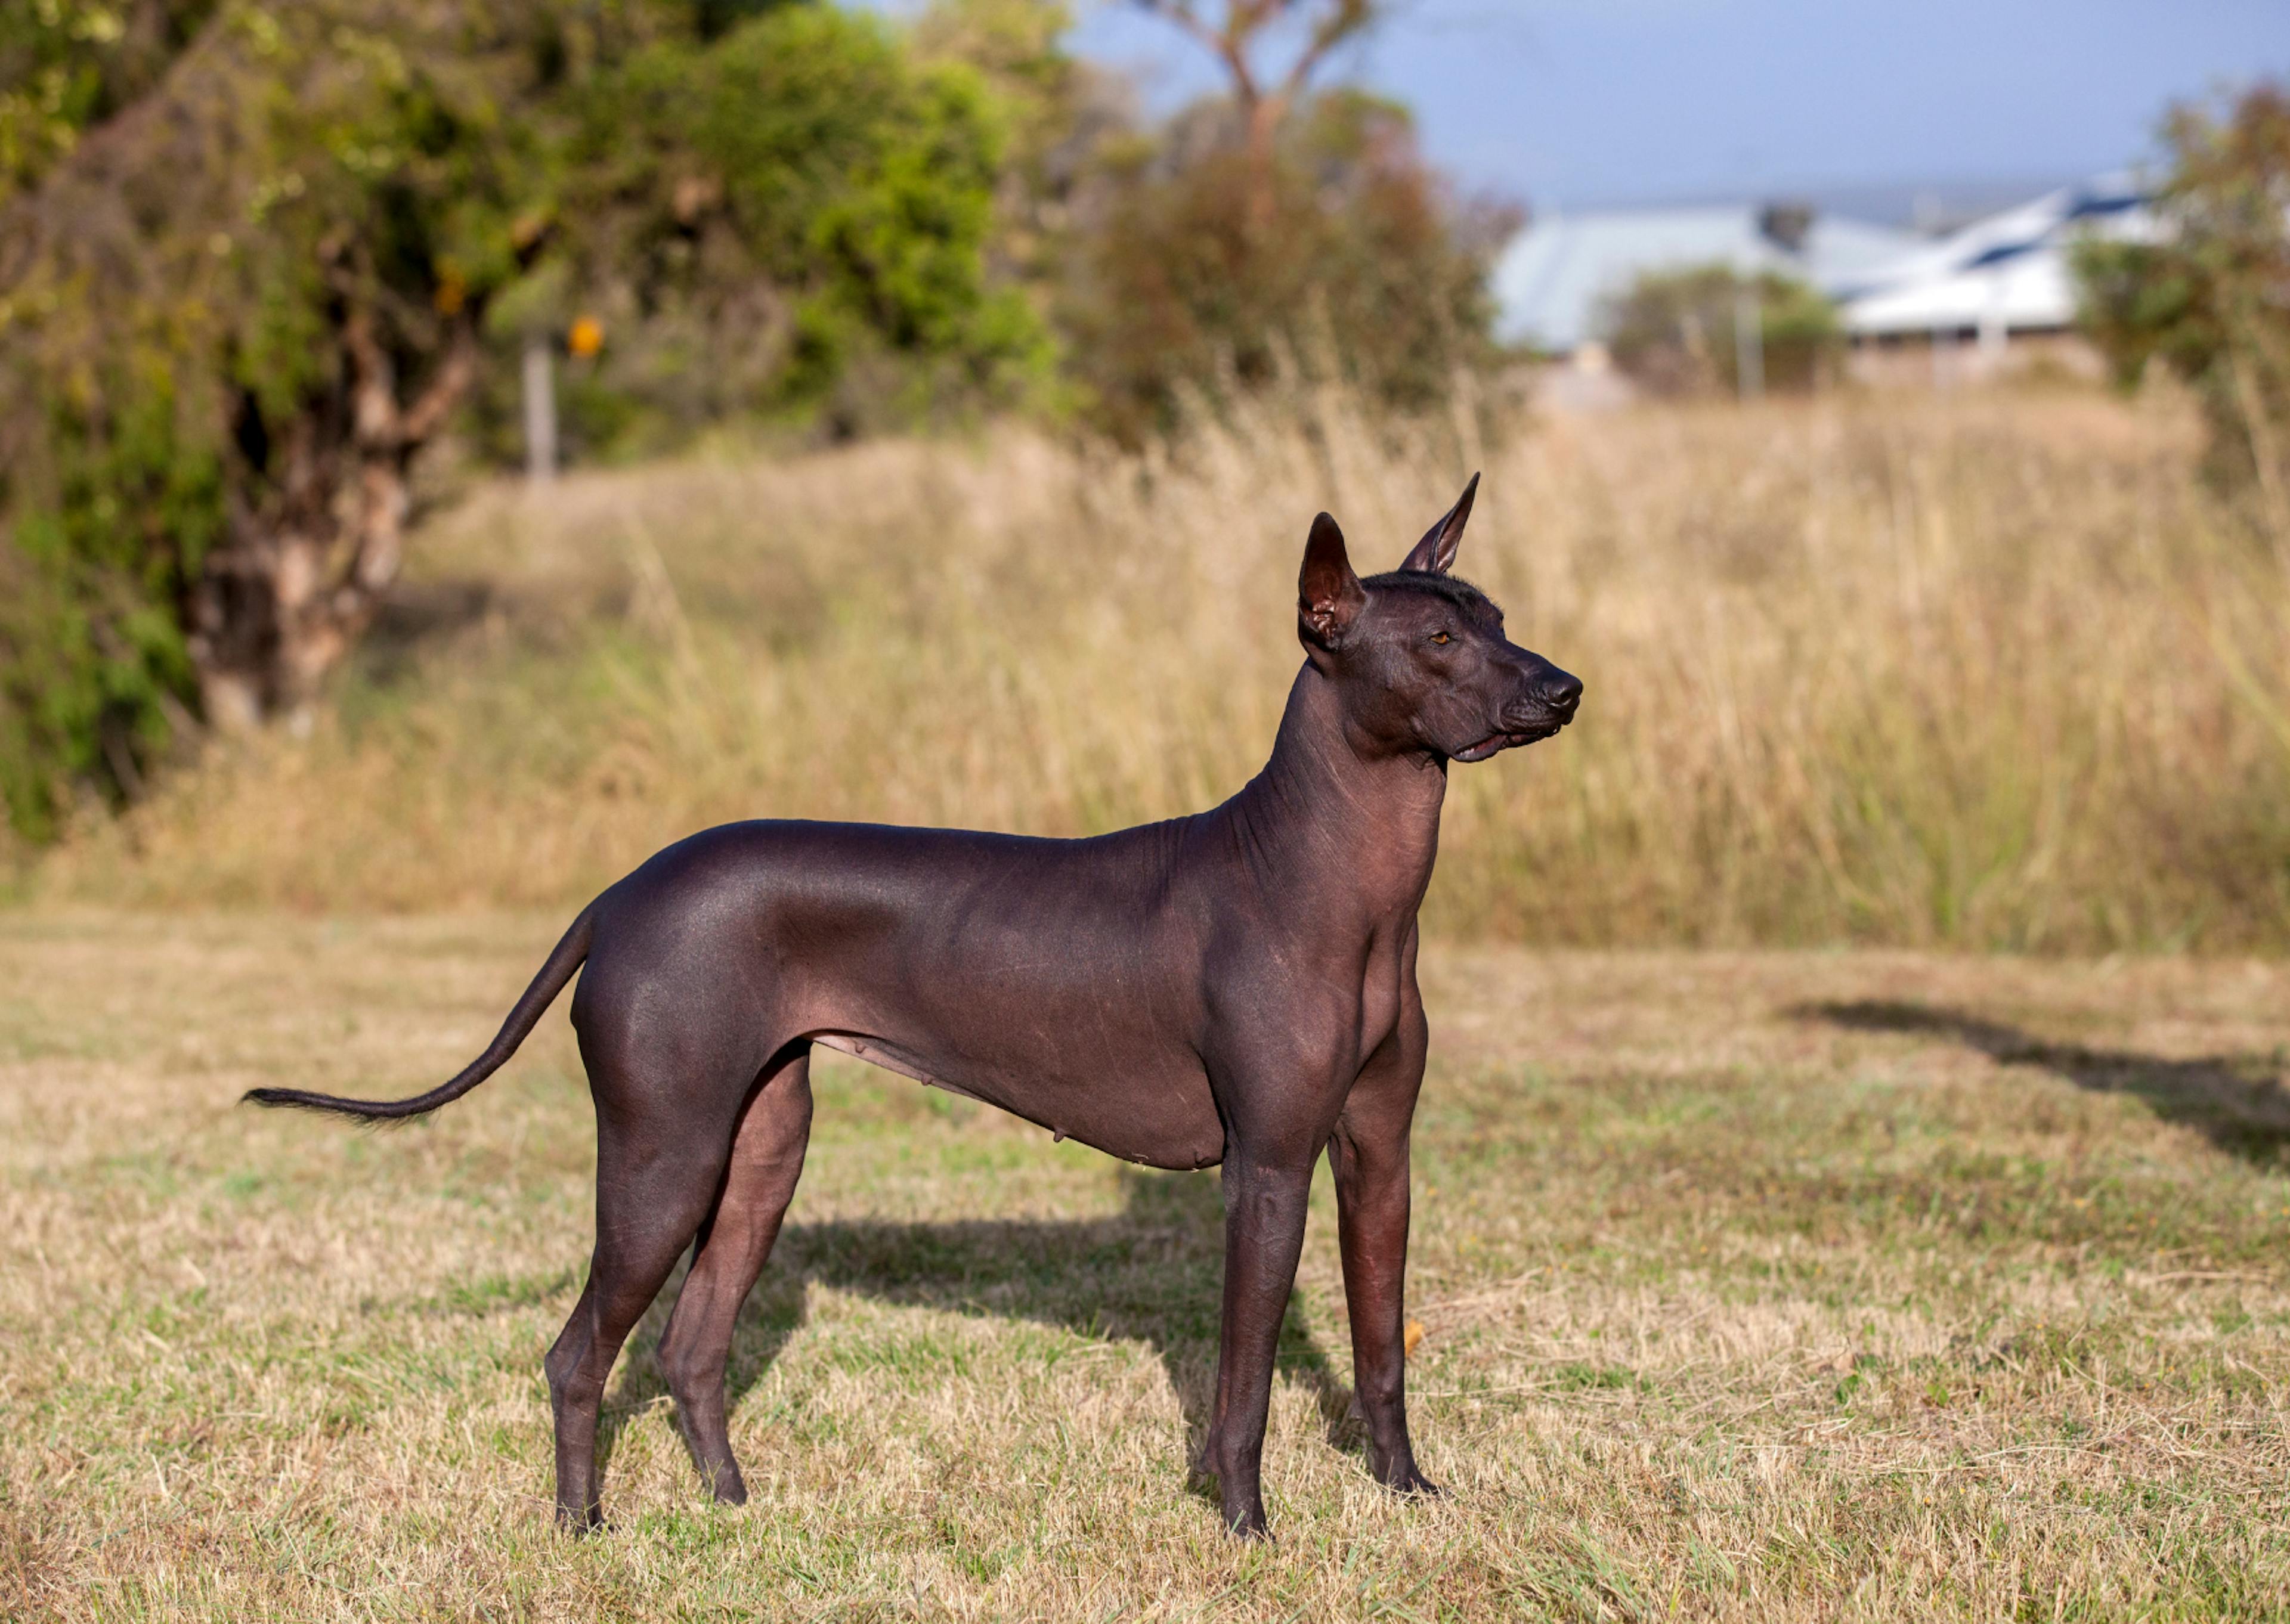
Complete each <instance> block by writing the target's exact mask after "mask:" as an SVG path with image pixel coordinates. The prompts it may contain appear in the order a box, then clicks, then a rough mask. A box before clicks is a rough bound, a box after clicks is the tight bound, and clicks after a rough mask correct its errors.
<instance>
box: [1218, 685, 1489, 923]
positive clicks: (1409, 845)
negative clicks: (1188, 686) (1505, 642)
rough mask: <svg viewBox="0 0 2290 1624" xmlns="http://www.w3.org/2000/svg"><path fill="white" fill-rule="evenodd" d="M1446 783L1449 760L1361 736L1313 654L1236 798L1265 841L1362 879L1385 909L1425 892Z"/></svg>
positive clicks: (1357, 881) (1258, 841)
mask: <svg viewBox="0 0 2290 1624" xmlns="http://www.w3.org/2000/svg"><path fill="white" fill-rule="evenodd" d="M1446 790H1447V771H1446V763H1445V761H1444V760H1442V759H1440V758H1439V757H1437V756H1430V755H1428V754H1426V753H1424V752H1422V751H1421V750H1405V751H1386V750H1381V749H1379V748H1377V747H1376V746H1375V744H1374V743H1373V740H1365V739H1363V738H1361V737H1359V736H1358V735H1357V730H1356V729H1355V728H1354V727H1353V726H1352V725H1351V724H1350V721H1349V717H1348V716H1346V714H1345V708H1344V704H1343V696H1342V693H1341V691H1340V690H1339V689H1338V687H1337V684H1336V683H1335V681H1334V679H1333V678H1331V677H1328V676H1324V675H1323V674H1322V673H1321V672H1319V671H1318V670H1317V669H1315V668H1313V666H1312V665H1311V664H1310V663H1309V662H1307V663H1306V665H1305V666H1304V668H1303V669H1302V670H1301V671H1300V672H1298V673H1297V676H1296V682H1295V685H1294V686H1293V687H1292V688H1291V689H1290V690H1289V691H1288V705H1287V708H1286V709H1285V711H1283V712H1282V714H1281V717H1280V731H1279V732H1278V734H1277V736H1276V737H1275V738H1274V740H1273V744H1272V756H1271V759H1270V760H1269V761H1267V762H1266V763H1265V764H1264V770H1263V771H1262V772H1259V773H1258V774H1257V775H1256V777H1255V778H1254V779H1253V780H1250V782H1249V784H1248V786H1247V788H1245V789H1243V790H1242V791H1241V792H1240V794H1239V795H1237V796H1235V797H1234V798H1233V800H1232V802H1231V803H1230V805H1231V807H1232V809H1233V811H1234V812H1235V814H1236V815H1237V817H1238V818H1239V819H1240V820H1242V822H1243V824H1244V825H1245V827H1246V828H1247V829H1248V831H1249V832H1250V834H1251V835H1252V836H1253V840H1252V844H1255V845H1257V846H1258V847H1259V849H1262V850H1269V851H1278V852H1286V853H1290V854H1293V857H1294V858H1295V859H1296V860H1299V861H1301V863H1303V864H1305V865H1307V866H1308V867H1309V868H1313V869H1320V870H1325V874H1326V875H1327V876H1342V878H1343V881H1344V883H1345V884H1346V885H1354V886H1357V885H1364V887H1365V889H1364V892H1362V894H1363V895H1365V896H1366V897H1368V898H1370V899H1372V900H1373V903H1374V904H1375V905H1376V906H1377V907H1378V908H1379V911H1381V909H1382V908H1391V907H1401V906H1405V907H1409V908H1412V907H1413V905H1414V903H1415V902H1416V901H1419V900H1421V897H1422V894H1423V888H1424V887H1425V886H1426V885H1427V884H1429V882H1430V878H1431V865H1432V862H1433V860H1435V859H1436V858H1437V855H1438V847H1439V809H1440V804H1441V802H1442V801H1443V799H1444V798H1445V795H1446ZM1286 877H1288V878H1290V879H1291V880H1293V881H1297V882H1301V883H1303V884H1311V883H1312V882H1313V880H1314V878H1315V876H1313V875H1312V874H1309V873H1307V874H1301V875H1296V876H1286Z"/></svg>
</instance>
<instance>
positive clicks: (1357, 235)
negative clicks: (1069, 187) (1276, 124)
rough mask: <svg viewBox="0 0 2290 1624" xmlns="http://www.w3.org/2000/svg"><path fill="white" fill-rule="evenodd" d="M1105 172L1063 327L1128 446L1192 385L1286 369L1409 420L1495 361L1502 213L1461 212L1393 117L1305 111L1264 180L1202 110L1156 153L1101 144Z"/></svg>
mask: <svg viewBox="0 0 2290 1624" xmlns="http://www.w3.org/2000/svg"><path fill="white" fill-rule="evenodd" d="M1103 163H1104V170H1103V172H1102V173H1101V177H1100V180H1099V182H1098V184H1097V185H1096V186H1095V187H1094V188H1087V189H1085V192H1084V198H1083V202H1082V204H1080V207H1081V209H1082V211H1083V213H1084V227H1083V229H1082V232H1081V235H1080V240H1079V242H1078V243H1077V246H1076V249H1075V253H1074V265H1073V271H1072V276H1071V281H1070V283H1069V288H1068V292H1067V295H1066V299H1065V301H1064V304H1063V307H1062V309H1061V316H1062V321H1063V324H1064V326H1065V327H1066V329H1067V330H1068V332H1069V334H1070V336H1071V341H1072V345H1073V356H1074V365H1075V368H1076V370H1077V375H1078V377H1079V379H1080V380H1081V381H1082V383H1083V384H1084V385H1085V388H1087V390H1088V391H1089V394H1090V396H1091V399H1092V401H1093V404H1094V408H1095V411H1096V412H1097V414H1098V415H1099V417H1100V418H1101V420H1102V421H1104V422H1105V423H1106V424H1107V425H1108V426H1109V428H1112V429H1113V430H1114V431H1115V432H1116V433H1117V434H1118V435H1120V436H1123V437H1125V438H1131V439H1133V438H1136V437H1137V436H1141V435H1143V434H1146V433H1148V432H1150V431H1153V430H1156V429H1158V428H1163V427H1165V426H1166V424H1167V423H1168V422H1169V421H1170V420H1171V418H1172V415H1173V412H1174V411H1175V409H1176V406H1177V404H1178V401H1179V399H1180V397H1181V395H1182V394H1183V393H1184V392H1185V391H1186V390H1187V389H1189V388H1190V389H1194V390H1200V391H1205V392H1207V393H1209V394H1210V395H1212V396H1213V395H1214V393H1215V392H1216V391H1217V390H1219V389H1221V388H1227V387H1233V386H1239V387H1247V386H1250V385H1253V384H1258V383H1261V382H1262V381H1264V380H1268V379H1269V378H1271V377H1272V376H1273V375H1274V374H1275V373H1276V372H1277V371H1278V370H1279V369H1280V368H1281V367H1283V366H1284V365H1291V364H1295V365H1301V366H1302V367H1304V368H1306V369H1307V370H1313V369H1318V368H1323V367H1325V368H1333V369H1334V370H1336V371H1338V372H1341V373H1342V374H1343V375H1344V376H1345V377H1346V378H1348V379H1349V380H1350V381H1352V382H1353V383H1355V384H1357V386H1359V387H1360V388H1363V389H1364V390H1365V391H1366V392H1368V393H1370V394H1371V395H1373V396H1377V397H1380V398H1381V399H1383V400H1385V401H1387V402H1389V404H1393V405H1395V406H1397V407H1400V408H1403V409H1413V408H1421V407H1423V406H1426V405H1429V404H1433V403H1434V402H1436V401H1437V400H1439V399H1442V398H1444V396H1445V392H1446V391H1447V390H1448V388H1450V387H1451V386H1452V384H1453V379H1454V373H1455V369H1456V368H1457V367H1459V366H1462V365H1468V364H1477V363H1478V362H1481V361H1483V360H1485V359H1486V358H1487V357H1488V356H1489V355H1490V354H1491V348H1492V347H1491V342H1490V340H1489V337H1488V333H1489V328H1490V325H1491V323H1492V320H1493V300H1492V299H1491V297H1490V295H1489V293H1488V292H1487V285H1486V284H1487V273H1488V270H1489V268H1490V266H1491V263H1492V260H1493V252H1494V250H1495V249H1496V248H1497V247H1499V246H1500V245H1501V242H1502V241H1503V239H1504V238H1505V237H1506V236H1508V235H1509V231H1510V229H1511V228H1512V226H1513V225H1514V223H1515V218H1516V217H1515V216H1514V215H1512V214H1511V213H1510V212H1508V211H1505V210H1501V209H1499V208H1494V207H1482V208H1477V209H1469V208H1464V207H1460V206H1459V205H1458V204H1456V203H1455V201H1454V200H1453V198H1452V197H1451V196H1448V194H1447V192H1446V189H1445V187H1444V185H1443V184H1442V183H1441V181H1440V179H1439V177H1438V176H1437V174H1436V173H1435V172H1433V171H1432V170H1431V169H1430V168H1429V165H1428V164H1425V163H1424V161H1423V159H1422V156H1421V153H1420V152H1419V150H1418V148H1417V147H1416V144H1415V140H1414V132H1413V125H1412V123H1411V121H1410V120H1409V118H1408V116H1407V115H1406V113H1405V109H1403V108H1397V107H1395V106H1393V105H1392V104H1390V103H1389V102H1387V101H1382V100H1377V99H1375V98H1373V97H1370V96H1366V95H1363V94H1360V93H1358V92H1352V91H1345V90H1339V91H1332V92H1325V93H1323V94H1321V95H1318V96H1316V97H1313V98H1311V99H1309V100H1308V101H1307V102H1306V103H1305V104H1304V105H1303V106H1302V107H1301V108H1299V109H1298V110H1297V111H1296V112H1295V113H1294V114H1293V115H1292V116H1290V117H1289V118H1288V119H1287V121H1286V122H1285V124H1283V125H1282V126H1281V127H1280V130H1279V132H1278V136H1277V140H1276V141H1275V142H1274V145H1273V148H1272V150H1271V153H1270V162H1269V170H1263V169H1260V167H1259V162H1258V158H1257V156H1256V155H1254V154H1253V153H1252V152H1251V150H1250V148H1249V146H1248V142H1247V140H1246V126H1245V124H1242V123H1241V121H1240V120H1238V119H1237V118H1236V117H1235V116H1234V114H1233V109H1232V108H1231V106H1230V104H1229V103H1221V102H1220V103H1211V104H1206V105H1205V106H1202V107H1200V108H1195V109H1193V110H1192V112H1191V113H1190V114H1189V116H1186V117H1184V118H1181V119H1180V120H1179V121H1177V123H1176V124H1174V125H1173V127H1172V128H1171V129H1170V130H1169V131H1167V132H1165V133H1164V134H1163V135H1162V136H1161V137H1160V138H1159V139H1158V140H1144V139H1132V140H1129V141H1126V142H1115V143H1109V150H1108V152H1107V154H1106V156H1105V158H1104V160H1103ZM1268 179H1269V187H1268V184H1267V182H1268Z"/></svg>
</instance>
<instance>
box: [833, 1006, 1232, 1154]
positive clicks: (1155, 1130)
mask: <svg viewBox="0 0 2290 1624" xmlns="http://www.w3.org/2000/svg"><path fill="white" fill-rule="evenodd" d="M811 1038H812V1041H813V1043H816V1044H820V1045H821V1046H822V1047H824V1048H829V1049H835V1050H838V1051H840V1052H843V1053H845V1054H849V1055H853V1056H856V1057H857V1058H858V1059H860V1060H866V1061H869V1062H870V1063H871V1064H873V1065H877V1066H880V1067H883V1068H885V1069H886V1070H890V1071H895V1072H898V1073H900V1074H901V1076H909V1077H912V1078H914V1079H915V1080H916V1081H917V1082H919V1083H925V1084H929V1085H930V1086H932V1087H933V1088H942V1089H945V1090H946V1091H947V1092H949V1093H956V1094H961V1095H963V1096H965V1098H968V1099H972V1100H981V1101H982V1102H984V1103H985V1104H988V1105H992V1106H998V1107H999V1108H1002V1109H1003V1110H1005V1111H1008V1112H1010V1113H1011V1114H1012V1115H1013V1116H1021V1117H1023V1118H1025V1119H1026V1120H1027V1121H1028V1122H1031V1123H1035V1124H1038V1125H1039V1126H1041V1127H1044V1128H1047V1129H1048V1130H1049V1131H1050V1132H1051V1133H1052V1134H1053V1135H1054V1136H1056V1137H1057V1138H1059V1139H1071V1140H1079V1141H1080V1142H1081V1143H1083V1144H1085V1145H1088V1146H1090V1147H1092V1148H1094V1149H1098V1150H1102V1151H1104V1152H1105V1153H1106V1154H1107V1155H1108V1156H1118V1157H1120V1158H1121V1159H1122V1160H1123V1161H1125V1162H1136V1163H1139V1164H1142V1165H1144V1166H1147V1167H1165V1168H1171V1169H1175V1170H1179V1171H1183V1170H1187V1169H1192V1168H1200V1167H1213V1166H1215V1165H1216V1164H1218V1163H1219V1162H1221V1161H1222V1160H1223V1159H1224V1124H1222V1123H1221V1122H1220V1121H1219V1120H1218V1118H1217V1113H1216V1102H1215V1100H1213V1098H1212V1097H1211V1095H1210V1093H1209V1084H1208V1076H1207V1075H1206V1074H1205V1072H1203V1071H1202V1070H1201V1069H1200V1068H1199V1066H1198V1064H1197V1062H1196V1063H1194V1064H1193V1065H1191V1066H1190V1067H1188V1066H1187V1065H1186V1064H1185V1062H1184V1060H1181V1059H1180V1058H1179V1057H1177V1056H1174V1055H1168V1056H1165V1057H1162V1060H1161V1063H1160V1064H1158V1065H1148V1066H1145V1067H1139V1066H1137V1065H1135V1064H1134V1063H1131V1064H1128V1065H1118V1066H1113V1067H1109V1068H1107V1069H1105V1070H1102V1071H1099V1072H1096V1073H1093V1075H1091V1076H1087V1077H1077V1076H1066V1075H1063V1074H1064V1073H1066V1072H1067V1070H1068V1069H1069V1063H1070V1059H1071V1057H1070V1056H1065V1057H1033V1056H1029V1055H1026V1054H1024V1053H1023V1052H1017V1053H1013V1054H1009V1055H1006V1056H1002V1057H996V1056H992V1055H979V1054H970V1053H959V1052H933V1051H934V1050H942V1045H940V1044H931V1043H929V1042H927V1041H926V1040H925V1041H915V1040H913V1039H909V1041H906V1042H901V1041H900V1039H899V1038H898V1037H895V1036H887V1037H886V1036H880V1035H877V1034H874V1033H869V1032H841V1031H836V1032H814V1033H813V1034H812V1035H811ZM1045 1060H1046V1062H1047V1063H1046V1064H1045V1063H1043V1061H1045ZM1029 1061H1030V1062H1031V1063H1029Z"/></svg>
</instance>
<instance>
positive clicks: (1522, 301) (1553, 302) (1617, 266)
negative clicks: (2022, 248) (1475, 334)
mask: <svg viewBox="0 0 2290 1624" xmlns="http://www.w3.org/2000/svg"><path fill="white" fill-rule="evenodd" d="M1762 212H1763V211H1762V210H1761V209H1759V208H1758V206H1756V205H1754V204H1738V205H1734V204H1726V205H1711V206H1701V207H1693V208H1676V209H1627V210H1613V211H1609V212H1599V213H1591V214H1577V215H1552V216H1550V217H1548V218H1546V219H1542V220H1537V221H1536V222H1535V223H1534V224H1533V225H1531V226H1529V227H1528V228H1526V229H1525V231H1522V232H1521V233H1519V235H1518V236H1517V237H1516V238H1514V239H1513V240H1512V242H1511V244H1510V245H1509V247H1508V248H1506V249H1505V250H1504V251H1503V252H1502V255H1501V258H1500V259H1499V260H1497V261H1496V264H1495V271H1494V277H1493V290H1494V294H1495V300H1496V305H1497V310H1498V314H1497V316H1496V321H1495V331H1496V334H1497V336H1498V337H1500V338H1501V339H1502V340H1504V341H1505V342H1507V343H1533V344H1536V345H1539V346H1541V347H1542V348H1546V349H1554V350H1568V349H1572V348H1574V347H1575V346H1576V345H1578V344H1580V343H1581V342H1582V341H1583V340H1585V339H1589V338H1593V337H1596V336H1597V327H1598V321H1599V315H1600V304H1601V301H1603V300H1605V299H1606V298H1607V297H1608V296H1609V295H1612V294H1615V293H1620V292H1622V291H1623V290H1625V289H1627V288H1628V287H1629V284H1631V283H1632V282H1634V281H1636V280H1637V278H1638V277H1639V276H1643V275H1645V274H1646V273H1647V272H1650V271H1664V270H1679V269H1684V268H1687V267H1689V266H1697V265H1709V264H1713V263H1722V264H1726V265H1730V266H1732V267H1733V268H1734V269H1736V270H1738V271H1743V272H1757V271H1767V270H1772V271H1780V272H1782V273H1783V274H1785V275H1788V276H1796V277H1798V278H1801V279H1802V280H1804V281H1806V282H1809V283H1811V284H1813V285H1814V286H1815V287H1818V288H1821V289H1822V291H1824V292H1833V291H1835V290H1837V289H1839V288H1841V287H1845V286H1851V285H1857V284H1859V283H1860V282H1861V281H1862V280H1864V279H1865V278H1866V277H1867V276H1869V274H1870V272H1872V271H1873V270H1874V269H1875V268H1877V267H1878V266H1882V265H1886V264H1891V263H1894V262H1896V261H1898V260H1901V259H1902V256H1903V255H1904V254H1906V253H1908V252H1910V250H1912V249H1913V248H1915V247H1916V246H1917V245H1918V244H1919V243H1921V242H1922V241H1923V240H1924V239H1922V238H1920V237H1918V236H1915V235H1914V234H1913V233H1910V232H1907V231H1900V230H1895V229H1894V228H1892V227H1889V226H1875V225H1870V224H1868V223H1867V222H1865V221H1862V220H1843V219H1839V218H1837V217H1835V216H1829V215H1822V216H1816V217H1815V218H1814V221H1813V223H1812V226H1811V228H1809V230H1808V231H1807V232H1806V238H1805V242H1804V245H1803V247H1802V248H1801V249H1799V250H1798V251H1794V252H1793V251H1791V250H1790V249H1788V248H1786V247H1784V246H1783V245H1782V244H1781V243H1779V242H1777V241H1775V240H1774V238H1773V237H1772V236H1768V235H1766V231H1765V230H1764V229H1763V228H1762V226H1761V225H1760V218H1761V215H1762Z"/></svg>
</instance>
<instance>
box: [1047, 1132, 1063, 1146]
mask: <svg viewBox="0 0 2290 1624" xmlns="http://www.w3.org/2000/svg"><path fill="white" fill-rule="evenodd" d="M1065 1142H1066V1131H1065V1130H1064V1129H1063V1128H1052V1129H1051V1130H1050V1143H1052V1144H1053V1145H1062V1144H1064V1143H1065Z"/></svg>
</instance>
